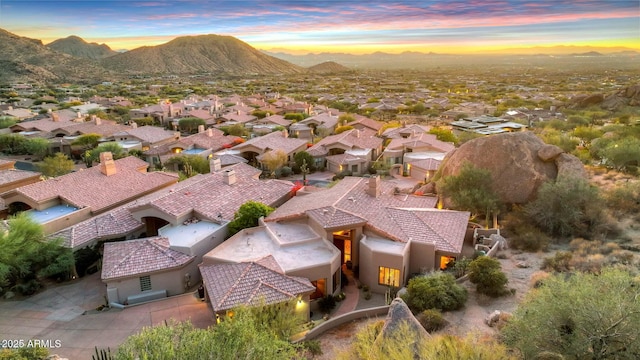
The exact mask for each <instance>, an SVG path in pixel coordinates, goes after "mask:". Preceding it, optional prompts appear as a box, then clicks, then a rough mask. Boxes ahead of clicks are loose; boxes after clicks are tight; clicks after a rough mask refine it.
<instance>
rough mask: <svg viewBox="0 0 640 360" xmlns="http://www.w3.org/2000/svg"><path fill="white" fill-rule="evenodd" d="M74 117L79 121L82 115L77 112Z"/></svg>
mask: <svg viewBox="0 0 640 360" xmlns="http://www.w3.org/2000/svg"><path fill="white" fill-rule="evenodd" d="M76 117H77V118H78V119H80V118H81V117H82V113H80V111H78V112H77V113H76Z"/></svg>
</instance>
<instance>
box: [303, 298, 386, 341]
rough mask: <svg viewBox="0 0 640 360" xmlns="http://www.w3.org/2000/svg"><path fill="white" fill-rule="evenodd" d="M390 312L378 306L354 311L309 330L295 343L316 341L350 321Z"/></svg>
mask: <svg viewBox="0 0 640 360" xmlns="http://www.w3.org/2000/svg"><path fill="white" fill-rule="evenodd" d="M388 312H389V306H388V305H387V306H378V307H374V308H369V309H362V310H356V311H352V312H350V313H347V314H344V315H340V316H337V317H335V318H331V319H329V320H327V321H325V322H323V323H322V324H320V325H318V326H316V327H314V328H313V329H311V330H309V331H308V332H307V333H306V334H304V335H303V336H302V337H300V338H298V339H296V340H295V341H294V342H300V341H305V340H311V339H315V338H316V337H318V336H320V335H321V334H322V333H324V332H326V331H329V330H331V329H334V328H336V327H338V326H340V325H342V324H346V323H348V322H350V321H353V320H357V319H362V318H369V317H374V316H380V315H385V316H386V315H387V313H388Z"/></svg>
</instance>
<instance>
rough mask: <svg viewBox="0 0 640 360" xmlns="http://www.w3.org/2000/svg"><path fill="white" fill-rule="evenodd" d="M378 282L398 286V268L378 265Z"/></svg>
mask: <svg viewBox="0 0 640 360" xmlns="http://www.w3.org/2000/svg"><path fill="white" fill-rule="evenodd" d="M378 284H380V285H389V286H395V287H399V286H400V270H398V269H392V268H388V267H384V266H380V268H379V272H378Z"/></svg>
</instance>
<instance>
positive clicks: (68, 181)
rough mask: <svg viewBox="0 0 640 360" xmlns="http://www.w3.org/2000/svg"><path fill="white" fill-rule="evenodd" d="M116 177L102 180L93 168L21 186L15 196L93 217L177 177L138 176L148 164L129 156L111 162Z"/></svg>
mask: <svg viewBox="0 0 640 360" xmlns="http://www.w3.org/2000/svg"><path fill="white" fill-rule="evenodd" d="M115 166H116V173H115V174H113V175H111V176H106V175H105V174H103V173H102V172H101V166H100V165H97V166H94V167H91V168H88V169H83V170H81V171H77V172H73V173H70V174H66V175H63V176H60V177H57V178H53V179H49V180H46V181H41V182H37V183H34V184H30V185H26V186H22V187H20V188H17V189H16V190H15V192H16V193H18V194H20V195H23V196H25V197H27V198H28V199H30V200H32V201H33V202H35V203H43V202H46V201H48V200H51V199H55V198H59V199H60V200H61V202H63V203H68V204H70V205H73V206H76V207H78V208H84V207H90V208H91V212H92V213H94V214H96V213H99V212H102V211H105V210H107V209H109V208H111V207H113V206H117V205H119V204H120V203H124V202H127V201H131V200H133V199H135V198H137V197H139V196H142V195H144V194H146V193H149V192H151V191H154V190H156V189H158V188H162V187H165V186H169V185H171V184H174V183H176V181H177V177H176V176H175V175H173V174H168V173H164V172H150V173H148V172H141V171H140V168H144V169H146V167H147V166H148V164H147V163H146V162H145V161H143V160H140V159H138V158H136V157H135V156H129V157H126V158H124V159H119V160H116V161H115Z"/></svg>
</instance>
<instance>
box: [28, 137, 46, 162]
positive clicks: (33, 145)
mask: <svg viewBox="0 0 640 360" xmlns="http://www.w3.org/2000/svg"><path fill="white" fill-rule="evenodd" d="M24 149H25V151H26V152H27V154H30V155H33V156H34V157H35V158H37V159H42V158H44V157H45V156H47V154H48V153H49V140H47V139H44V138H31V139H27V141H26V143H25V144H24Z"/></svg>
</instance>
